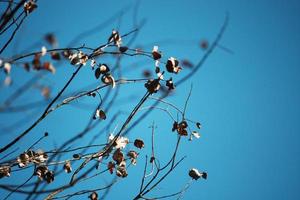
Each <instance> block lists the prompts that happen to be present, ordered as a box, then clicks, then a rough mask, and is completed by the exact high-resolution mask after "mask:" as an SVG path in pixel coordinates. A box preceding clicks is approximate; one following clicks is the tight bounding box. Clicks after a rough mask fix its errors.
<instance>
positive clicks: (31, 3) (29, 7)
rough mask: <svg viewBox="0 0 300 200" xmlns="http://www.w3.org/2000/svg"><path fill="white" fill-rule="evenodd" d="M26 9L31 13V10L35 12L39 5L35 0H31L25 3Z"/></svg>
mask: <svg viewBox="0 0 300 200" xmlns="http://www.w3.org/2000/svg"><path fill="white" fill-rule="evenodd" d="M23 7H24V11H25V12H26V13H27V14H29V13H31V12H33V11H34V10H35V9H36V8H37V5H36V3H35V2H34V0H29V1H27V2H25V3H24V6H23Z"/></svg>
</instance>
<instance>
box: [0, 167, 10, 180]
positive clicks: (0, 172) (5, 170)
mask: <svg viewBox="0 0 300 200" xmlns="http://www.w3.org/2000/svg"><path fill="white" fill-rule="evenodd" d="M10 172H11V168H10V166H0V179H1V178H3V177H10Z"/></svg>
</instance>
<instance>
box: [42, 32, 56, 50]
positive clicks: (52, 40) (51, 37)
mask: <svg viewBox="0 0 300 200" xmlns="http://www.w3.org/2000/svg"><path fill="white" fill-rule="evenodd" d="M45 40H46V41H47V42H48V43H49V44H50V45H51V46H53V47H56V46H57V40H56V37H55V35H54V34H53V33H47V34H46V35H45Z"/></svg>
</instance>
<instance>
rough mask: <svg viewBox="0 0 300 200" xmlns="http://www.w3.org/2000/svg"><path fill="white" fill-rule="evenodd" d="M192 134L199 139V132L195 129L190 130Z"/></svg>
mask: <svg viewBox="0 0 300 200" xmlns="http://www.w3.org/2000/svg"><path fill="white" fill-rule="evenodd" d="M192 136H194V137H195V138H197V139H199V138H200V133H198V132H197V131H192Z"/></svg>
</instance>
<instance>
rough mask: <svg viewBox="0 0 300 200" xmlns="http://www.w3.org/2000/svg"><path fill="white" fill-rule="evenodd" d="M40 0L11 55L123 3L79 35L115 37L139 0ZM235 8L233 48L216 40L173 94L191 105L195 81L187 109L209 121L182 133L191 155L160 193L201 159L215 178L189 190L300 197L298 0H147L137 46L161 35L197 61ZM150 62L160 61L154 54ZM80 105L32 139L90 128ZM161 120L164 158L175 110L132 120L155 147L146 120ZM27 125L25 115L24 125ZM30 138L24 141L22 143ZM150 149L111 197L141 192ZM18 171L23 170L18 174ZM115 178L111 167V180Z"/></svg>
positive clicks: (80, 27)
mask: <svg viewBox="0 0 300 200" xmlns="http://www.w3.org/2000/svg"><path fill="white" fill-rule="evenodd" d="M38 5H39V7H38V9H37V10H36V11H35V12H34V13H33V14H32V15H31V16H29V18H28V19H27V21H26V22H25V24H24V25H23V28H22V29H21V31H20V32H19V33H18V35H17V39H16V42H15V43H13V44H12V46H11V47H10V48H9V49H8V51H7V52H6V55H11V53H12V52H14V51H15V50H16V49H20V51H21V50H22V49H26V47H28V46H30V44H32V43H34V42H36V41H37V40H39V39H40V38H41V37H43V34H45V33H47V32H54V33H55V34H56V35H57V38H58V40H59V43H60V46H61V47H63V46H64V45H67V44H68V42H70V40H71V39H72V38H73V37H74V36H75V35H77V34H79V33H81V32H83V31H85V30H88V29H89V28H92V27H95V26H97V25H98V24H100V23H101V22H103V21H105V20H106V19H108V18H109V17H110V16H112V15H114V14H115V13H116V12H118V11H119V10H121V9H124V8H126V9H125V10H124V16H123V17H122V18H121V20H119V21H113V22H111V23H110V24H109V25H107V26H106V27H105V29H103V30H101V31H100V32H99V31H95V33H94V34H91V35H90V36H89V37H87V38H82V40H81V41H78V43H77V44H75V45H81V44H82V43H85V44H86V45H88V46H92V47H96V46H97V45H99V44H102V43H103V42H105V41H106V39H107V37H108V36H109V34H110V32H111V30H112V29H113V28H117V29H118V30H120V32H121V33H126V32H128V31H130V30H132V13H133V10H134V5H135V1H134V0H129V1H116V0H112V1H97V0H93V1H75V0H74V1H62V0H52V1H43V0H40V1H39V2H38ZM227 12H228V13H229V16H230V20H229V25H228V27H227V30H226V32H225V34H224V37H223V39H222V40H221V43H220V45H221V46H224V47H226V48H228V49H230V50H231V51H232V52H233V53H228V52H227V51H224V50H223V49H222V48H216V50H215V51H214V52H213V54H212V55H211V56H210V57H209V59H208V60H207V62H206V63H205V64H204V66H203V68H201V70H199V71H198V72H197V73H196V74H194V76H193V77H191V79H190V80H188V81H187V82H186V83H185V84H183V85H181V86H180V87H178V88H177V91H176V93H175V95H174V96H173V97H171V98H170V99H169V100H170V101H171V102H172V103H174V104H176V105H178V106H180V107H183V105H184V101H185V98H186V96H187V94H188V90H189V88H190V85H191V83H192V84H193V93H192V96H191V99H190V101H189V104H188V109H187V113H188V116H189V117H190V118H191V119H194V120H199V121H200V122H201V123H202V124H203V129H202V130H201V136H202V137H201V138H200V139H199V140H195V141H192V142H188V141H187V140H185V141H184V142H183V144H182V146H181V147H180V152H181V153H180V155H181V156H183V155H187V158H186V160H185V161H184V162H183V163H182V164H181V165H180V166H179V167H178V169H176V170H175V171H174V173H173V174H172V175H171V176H170V177H168V179H167V180H166V181H165V182H163V183H162V185H161V186H160V187H158V189H156V190H155V191H154V192H153V196H157V195H163V194H168V193H172V192H176V191H178V190H179V189H180V188H182V187H183V186H184V184H185V183H186V182H187V181H188V180H189V177H188V175H187V173H188V170H189V169H190V168H192V167H196V168H198V169H201V170H205V171H207V172H208V179H207V180H198V181H197V182H194V183H193V184H192V185H191V187H190V189H189V190H188V191H187V192H186V193H185V195H184V199H191V200H193V199H195V200H196V199H207V200H219V199H244V200H248V199H249V200H250V199H264V200H266V199H272V200H277V199H278V200H279V199H280V200H281V199H300V195H299V179H300V171H299V169H300V156H299V155H300V136H299V133H300V128H299V124H298V123H299V119H300V118H299V117H300V116H299V115H300V106H299V102H300V93H299V91H300V78H299V75H300V70H299V67H300V23H299V20H300V2H299V1H297V0H289V1H283V0H252V1H247V0H228V1H216V0H210V1H206V0H186V1H180V0H155V1H146V0H143V1H140V5H139V9H138V15H137V18H138V20H139V21H141V20H143V19H146V23H145V25H144V26H143V28H142V29H141V31H140V32H139V35H138V38H137V40H136V41H135V43H134V45H133V46H142V47H143V48H145V49H149V50H152V47H153V45H159V48H160V49H161V50H162V51H163V52H164V55H165V56H166V57H169V56H174V57H177V58H179V59H189V60H190V61H191V62H193V63H197V61H198V60H199V59H200V58H201V56H202V55H203V51H202V50H201V49H200V48H199V41H200V40H201V39H203V38H204V39H207V40H208V41H209V42H212V41H213V39H214V38H215V37H216V35H217V33H218V30H219V29H220V27H221V25H222V23H223V21H224V18H225V14H226V13H227ZM128 40H129V39H128ZM128 40H127V41H128ZM124 43H126V39H124ZM134 59H135V58H130V59H126V61H124V64H123V65H124V66H126V65H132V66H133V65H134V63H138V62H140V60H138V59H136V60H134ZM141 63H142V64H143V65H149V68H151V67H152V64H151V62H141ZM128 69H130V67H128ZM151 69H152V68H151ZM73 70H74V69H73V68H72V67H69V66H65V67H62V68H60V69H58V71H57V73H56V75H54V76H53V77H52V76H51V75H50V76H48V77H47V79H46V80H45V81H50V82H53V84H54V86H55V87H58V88H60V87H61V85H62V84H63V83H64V82H65V81H66V80H67V79H68V77H69V76H70V75H71V73H72V71H73ZM130 70H132V71H131V72H128V75H126V76H128V77H134V75H135V71H138V70H135V68H134V67H133V69H130ZM186 70H187V71H188V69H186ZM138 72H139V73H140V71H138ZM22 73H23V72H22V71H17V70H16V72H15V74H14V75H12V76H13V78H15V82H16V84H17V85H21V84H22V81H25V79H26V80H27V79H28V78H27V77H24V76H22ZM183 73H185V72H183ZM23 79H24V80H23ZM1 80H3V76H1ZM175 80H176V79H175ZM93 82H94V79H93V76H92V73H91V72H90V71H89V70H85V71H83V73H82V74H81V75H80V76H79V77H78V79H76V80H75V81H74V83H73V84H72V85H71V87H70V90H69V91H72V89H75V88H78V87H83V86H86V85H89V84H90V83H93ZM141 88H142V87H141V86H138V88H137V91H142V89H141ZM126 90H127V91H131V88H130V87H127V86H126V87H124V91H126ZM7 92H8V91H7V89H4V90H1V99H4V97H5V95H6V94H7ZM141 96H142V93H140V92H137V94H135V99H133V100H130V102H128V103H126V104H125V107H124V108H127V110H128V111H129V110H131V109H132V108H133V105H134V104H135V103H137V99H138V98H140V97H141ZM21 101H28V102H29V101H30V99H29V97H28V96H27V97H24V98H23V99H22V98H21V99H20V100H19V101H18V102H19V103H20V102H21ZM21 103H22V102H21ZM148 105H150V104H148ZM297 105H298V106H297ZM73 110H74V108H72V107H67V108H63V109H62V110H61V111H57V113H53V115H51V116H49V119H47V120H46V121H44V122H43V123H41V124H40V125H39V126H38V127H37V128H36V129H34V131H33V134H32V136H31V137H32V140H34V139H35V138H38V137H39V136H38V133H41V132H44V131H45V130H47V131H49V133H50V138H49V141H47V142H46V141H45V142H44V143H41V147H42V145H46V146H47V145H49V147H51V146H52V143H54V141H55V143H57V144H59V143H60V141H62V140H63V139H65V138H68V137H69V136H70V135H68V134H73V133H74V132H76V130H77V132H78V130H81V129H82V128H83V127H84V125H85V123H86V122H87V121H88V117H89V115H90V113H91V110H89V111H86V110H80V109H77V110H75V111H73ZM0 117H1V121H3V123H8V122H11V121H12V119H13V118H12V116H11V115H1V116H0ZM18 117H19V116H18ZM124 119H125V116H122V117H121V118H120V119H119V120H118V121H116V122H115V124H114V125H117V124H119V126H120V125H121V123H122V122H123V121H124ZM152 121H155V123H156V124H157V127H158V128H157V130H156V131H157V141H156V145H157V151H158V152H160V156H161V159H162V160H163V159H165V160H166V159H167V158H168V156H170V153H168V152H169V150H170V149H172V148H173V147H174V145H175V140H176V137H175V135H174V134H173V133H171V131H170V127H171V123H169V120H168V118H167V116H165V115H163V114H161V113H160V112H153V113H152V116H150V117H149V118H147V119H146V120H144V121H142V122H141V124H140V125H139V126H137V127H136V128H135V129H133V130H132V132H131V133H130V135H129V137H130V138H135V137H142V138H143V139H145V141H146V144H148V147H150V141H149V139H150V131H151V130H150V129H148V128H147V127H148V126H149V125H150V124H151V123H152ZM1 124H2V123H1ZM25 128H26V124H25V125H24V127H20V128H19V131H20V130H24V129H25ZM112 130H113V128H112ZM112 130H111V131H112ZM17 133H18V131H16V132H15V133H11V134H9V135H8V134H5V135H4V136H3V137H2V138H4V139H1V141H0V144H1V146H2V145H3V144H4V143H5V141H7V140H9V139H10V138H12V136H14V135H17ZM95 133H96V132H95ZM28 139H29V137H27V140H28ZM89 139H90V138H88V137H87V138H83V139H82V141H81V142H82V143H87V142H88V141H89ZM102 139H103V140H104V138H102ZM28 143H30V142H28ZM45 143H46V144H45ZM50 143H51V145H50ZM25 144H27V143H26V142H21V143H20V147H21V148H22V145H25ZM172 145H173V146H172ZM149 152H150V149H149V148H148V149H147V148H146V150H145V152H144V153H148V154H149ZM144 153H143V154H142V155H141V157H140V158H139V160H138V166H136V167H132V168H131V169H130V170H129V176H128V178H127V179H125V180H123V181H122V182H120V183H118V184H117V186H116V187H114V188H113V189H112V191H111V193H110V196H109V198H108V199H117V197H120V198H121V199H130V198H132V197H133V195H134V194H136V192H138V187H139V183H140V177H141V175H142V169H143V163H144V155H145V154H144ZM12 178H13V176H12ZM18 178H19V177H15V179H16V180H18ZM108 180H109V179H108V176H107V177H106V180H105V181H108ZM1 181H2V180H1ZM58 181H62V180H58ZM64 181H65V180H64ZM105 181H104V180H95V181H92V182H91V184H90V185H88V186H96V187H98V186H99V185H100V186H101V185H103V184H104V183H105ZM19 182H22V181H21V180H19ZM85 186H86V185H85ZM85 186H82V187H85ZM70 191H71V190H70ZM123 193H124V194H123ZM100 194H101V193H100ZM0 196H2V191H1V193H0ZM15 196H17V195H15ZM75 199H76V198H75Z"/></svg>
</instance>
